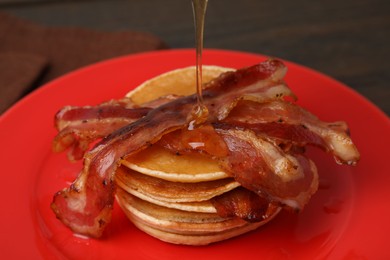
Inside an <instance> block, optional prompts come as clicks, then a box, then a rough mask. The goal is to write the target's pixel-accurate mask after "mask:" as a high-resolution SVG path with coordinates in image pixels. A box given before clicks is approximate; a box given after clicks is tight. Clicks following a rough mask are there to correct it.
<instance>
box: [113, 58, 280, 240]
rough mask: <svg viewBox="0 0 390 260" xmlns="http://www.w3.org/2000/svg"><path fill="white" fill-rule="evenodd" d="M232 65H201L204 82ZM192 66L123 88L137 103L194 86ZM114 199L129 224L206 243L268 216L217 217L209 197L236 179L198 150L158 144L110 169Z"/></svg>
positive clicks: (255, 225) (186, 92) (234, 185)
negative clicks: (177, 150)
mask: <svg viewBox="0 0 390 260" xmlns="http://www.w3.org/2000/svg"><path fill="white" fill-rule="evenodd" d="M228 70H231V69H227V68H222V67H216V66H204V67H203V80H204V82H207V81H209V80H212V79H213V78H215V77H217V76H219V74H220V73H222V72H225V71H228ZM195 84H196V83H195V67H187V68H183V69H178V70H174V71H170V72H167V73H165V74H162V75H160V76H157V77H156V78H153V79H151V80H148V81H146V82H145V83H143V84H141V85H140V86H139V87H137V88H136V89H134V90H133V91H131V92H129V93H128V94H127V97H129V98H131V99H132V101H133V102H134V103H135V104H138V105H142V104H143V103H145V102H149V101H153V100H155V99H157V98H159V97H162V96H165V95H171V94H174V95H189V94H193V93H194V92H195ZM115 182H116V184H117V192H116V199H117V201H118V204H119V205H120V206H121V208H122V209H123V211H124V213H125V214H126V216H127V217H128V219H129V220H130V221H132V222H133V224H134V225H135V226H136V227H138V228H139V229H140V230H142V231H144V232H146V233H147V234H149V235H151V236H153V237H156V238H158V239H160V240H162V241H166V242H169V243H174V244H184V245H207V244H210V243H214V242H218V241H222V240H225V239H229V238H232V237H235V236H238V235H241V234H243V233H246V232H249V231H251V230H254V229H256V228H258V227H260V226H262V225H263V224H265V223H267V222H268V221H270V220H271V219H273V218H274V217H275V216H276V215H277V214H278V212H279V209H278V210H276V211H274V212H273V214H272V215H271V216H270V217H268V218H267V219H265V220H263V221H260V222H256V223H249V222H246V221H245V220H242V219H241V218H238V217H226V218H225V217H220V216H219V215H218V214H217V210H216V208H215V207H214V206H213V204H212V202H211V199H212V198H214V197H216V196H220V195H223V194H224V193H226V192H229V191H231V190H234V189H235V188H237V187H239V186H240V184H239V183H238V182H236V181H235V180H234V179H233V178H232V177H231V176H229V175H228V174H227V173H225V172H224V171H223V170H221V168H220V167H219V164H218V162H217V161H215V160H212V159H211V158H209V157H206V156H204V155H201V154H191V155H185V154H180V155H179V154H175V153H173V152H171V151H168V150H166V149H165V148H163V147H161V146H159V145H151V146H150V147H148V148H146V149H144V150H142V151H140V152H138V153H136V154H133V155H131V156H128V157H126V158H124V159H123V160H122V161H121V166H120V167H118V170H117V172H116V175H115Z"/></svg>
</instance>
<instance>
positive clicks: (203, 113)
mask: <svg viewBox="0 0 390 260" xmlns="http://www.w3.org/2000/svg"><path fill="white" fill-rule="evenodd" d="M207 2H208V0H192V10H193V13H194V25H195V44H196V94H197V104H196V105H195V106H194V108H193V110H192V112H191V120H190V124H189V129H190V130H191V129H193V128H194V127H195V126H196V125H199V124H202V123H204V122H205V121H206V120H207V117H208V109H207V107H206V106H205V105H204V104H203V97H202V85H203V84H202V51H203V31H204V19H205V15H206V9H207Z"/></svg>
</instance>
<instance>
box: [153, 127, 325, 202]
mask: <svg viewBox="0 0 390 260" xmlns="http://www.w3.org/2000/svg"><path fill="white" fill-rule="evenodd" d="M218 126H219V124H215V126H214V127H215V128H213V127H212V126H211V125H206V126H202V127H199V128H197V129H195V130H187V129H180V130H177V131H175V132H172V133H169V134H166V135H164V136H163V137H162V139H161V140H160V141H159V142H158V143H157V144H158V145H161V146H164V147H165V148H167V149H169V150H171V151H173V152H174V153H193V152H200V153H204V154H206V155H208V156H211V157H212V158H215V159H216V160H218V161H219V162H220V166H221V167H222V168H223V169H224V170H225V171H226V172H227V173H230V174H231V175H232V177H234V178H235V179H236V180H237V181H238V182H239V183H240V184H241V185H242V186H243V187H245V188H247V189H249V190H251V191H253V192H255V193H257V194H258V195H260V196H261V197H262V198H266V199H267V200H268V201H273V202H274V203H278V204H279V205H287V206H289V207H291V208H294V209H296V210H300V209H302V208H303V207H304V205H305V204H306V203H307V202H308V200H309V199H310V197H311V195H312V194H313V193H314V192H315V191H316V190H317V187H318V176H317V169H316V167H315V165H314V163H312V162H311V161H310V160H309V159H307V158H306V157H305V156H303V155H300V154H296V153H295V152H293V151H295V150H288V151H287V152H286V151H284V150H283V149H281V148H280V147H279V145H278V144H277V143H276V142H274V141H273V140H272V139H271V140H270V139H269V137H268V136H266V135H262V134H260V133H258V134H256V133H255V132H254V131H252V130H250V128H247V129H245V130H243V129H238V128H230V129H224V128H219V127H218ZM223 126H224V127H226V126H225V125H223ZM206 133H207V135H206ZM204 136H207V138H205V137H204ZM195 140H198V143H199V145H198V146H196V147H193V148H192V149H191V146H193V143H197V142H195Z"/></svg>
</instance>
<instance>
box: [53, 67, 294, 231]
mask: <svg viewBox="0 0 390 260" xmlns="http://www.w3.org/2000/svg"><path fill="white" fill-rule="evenodd" d="M285 72H286V68H285V66H284V65H283V63H282V62H280V61H278V60H267V61H265V62H263V63H260V64H258V65H255V66H252V67H249V68H244V69H241V70H237V71H235V72H227V73H225V74H223V75H222V76H220V77H219V78H217V79H215V80H213V81H212V82H210V83H209V84H208V85H207V86H206V88H205V90H204V97H203V98H204V104H205V105H206V106H207V107H208V110H209V121H210V122H213V121H217V120H222V119H224V118H225V117H226V116H227V115H228V113H229V112H230V110H231V109H233V108H234V106H235V105H236V104H237V102H238V101H239V100H256V101H261V102H264V101H268V100H272V99H277V98H282V97H283V96H286V95H289V96H293V94H292V92H291V91H290V89H289V88H287V86H286V85H285V84H284V83H283V82H282V78H283V76H284V74H285ZM195 102H196V96H195V95H192V96H187V97H183V98H178V99H176V100H174V101H172V102H169V103H167V104H165V105H162V106H160V107H158V108H156V109H154V110H152V111H150V112H149V113H148V114H147V115H146V116H145V117H143V118H141V119H140V120H138V121H136V122H134V123H132V124H130V125H127V126H125V127H123V128H121V129H119V130H117V131H115V132H114V133H112V134H110V135H109V136H107V137H106V138H104V139H103V140H102V141H101V142H100V143H99V144H98V145H96V146H95V148H93V149H92V150H91V151H90V152H88V153H86V154H85V156H84V168H83V170H82V171H81V173H80V174H79V177H78V178H77V179H76V181H75V182H74V183H73V184H72V185H71V186H70V187H69V188H66V189H64V190H62V191H59V192H58V193H57V194H56V195H55V197H54V200H53V203H52V209H53V211H54V212H55V214H56V215H57V217H58V218H59V219H60V220H61V221H62V222H63V223H64V224H65V225H67V226H69V227H70V228H71V229H72V230H73V231H74V232H76V233H81V234H84V235H89V236H93V237H99V236H101V235H102V232H103V230H104V227H105V226H106V224H107V223H108V222H109V221H110V218H111V210H112V206H113V200H114V192H115V186H114V181H113V178H114V173H115V170H116V168H117V166H118V164H119V161H120V158H122V157H123V156H126V155H130V154H133V153H136V152H138V151H140V150H141V149H144V148H145V147H147V146H148V145H150V144H151V143H155V142H156V141H158V140H159V139H160V138H161V136H163V135H164V134H166V133H169V132H172V131H174V130H176V129H180V128H183V127H186V125H187V123H188V122H187V119H188V115H189V114H190V112H191V110H192V108H193V106H194V104H195Z"/></svg>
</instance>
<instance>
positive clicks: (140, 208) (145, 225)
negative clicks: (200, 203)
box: [117, 189, 279, 245]
mask: <svg viewBox="0 0 390 260" xmlns="http://www.w3.org/2000/svg"><path fill="white" fill-rule="evenodd" d="M117 199H118V201H119V205H120V206H121V208H122V209H123V211H124V213H125V214H126V216H127V217H128V218H129V219H130V220H131V221H132V222H133V224H134V225H135V226H136V227H138V228H139V229H140V230H142V231H144V232H145V233H147V234H149V235H151V236H153V237H155V238H158V239H160V240H162V241H165V242H169V243H174V244H184V245H207V244H210V243H214V242H218V241H222V240H226V239H229V238H232V237H235V236H238V235H241V234H244V233H247V232H249V231H252V230H255V229H257V228H259V227H260V226H262V225H264V224H265V223H267V222H269V221H270V220H271V219H273V218H274V217H275V216H276V215H277V213H278V212H279V211H276V212H275V213H274V214H273V215H272V216H270V217H269V218H267V219H266V220H264V221H261V222H256V223H248V222H246V221H244V220H241V219H239V218H221V217H219V216H218V215H217V214H213V213H194V212H184V211H181V210H174V209H169V208H165V207H160V206H157V205H154V204H152V203H149V202H146V201H143V200H140V199H138V198H136V197H134V196H132V195H130V194H128V193H127V192H125V191H123V190H122V189H119V190H118V192H117Z"/></svg>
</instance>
